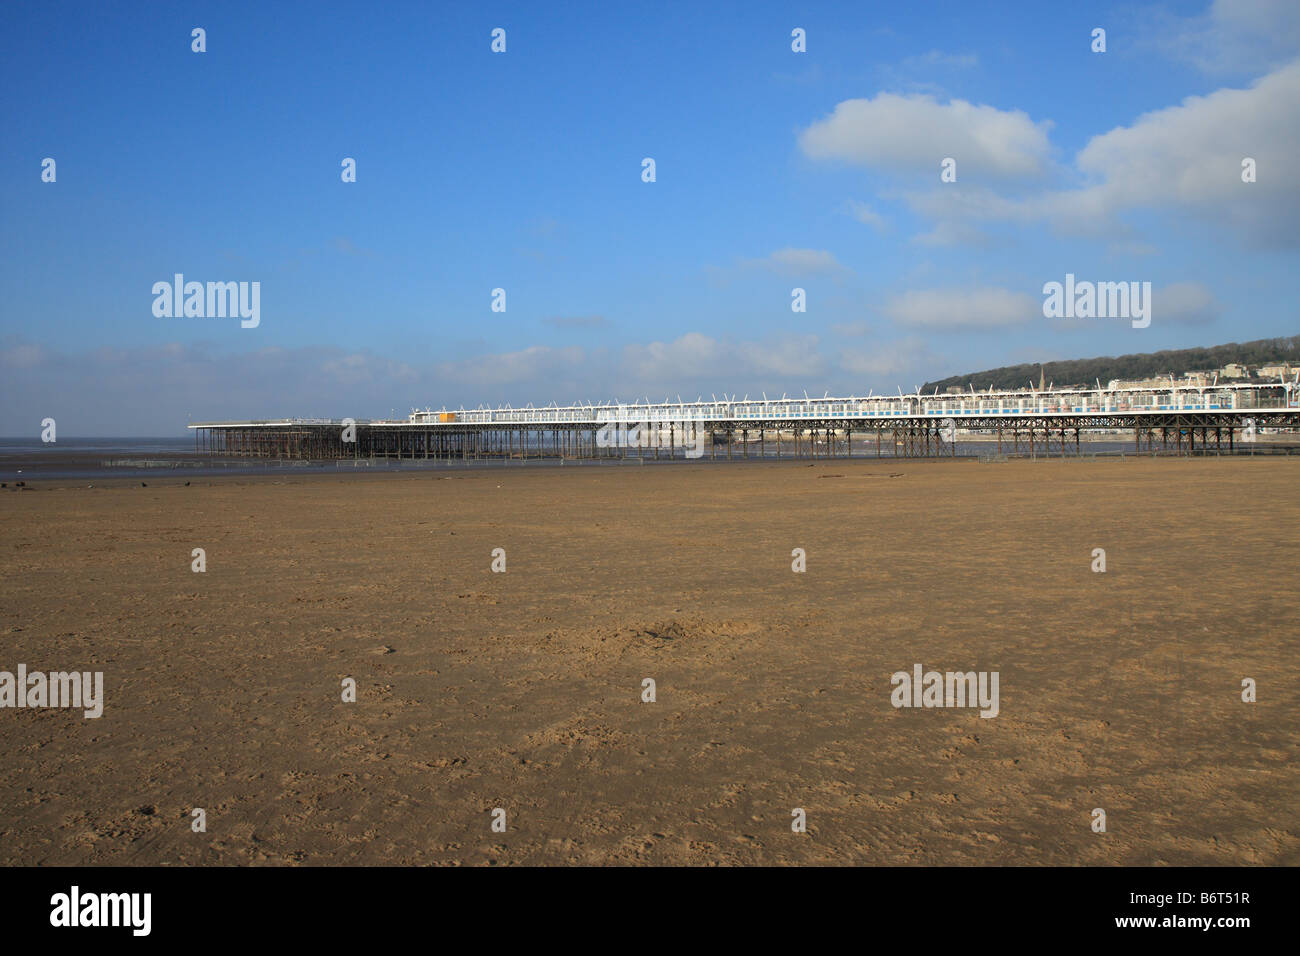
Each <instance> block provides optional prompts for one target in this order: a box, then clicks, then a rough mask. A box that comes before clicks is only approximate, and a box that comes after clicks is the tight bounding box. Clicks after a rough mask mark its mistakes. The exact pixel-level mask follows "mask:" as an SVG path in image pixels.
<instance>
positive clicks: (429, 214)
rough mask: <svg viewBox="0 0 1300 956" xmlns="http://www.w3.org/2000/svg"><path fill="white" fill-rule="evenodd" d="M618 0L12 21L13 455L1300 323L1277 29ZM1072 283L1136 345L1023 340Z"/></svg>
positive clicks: (5, 369) (1265, 330) (1229, 18)
mask: <svg viewBox="0 0 1300 956" xmlns="http://www.w3.org/2000/svg"><path fill="white" fill-rule="evenodd" d="M623 6H624V5H621V4H607V3H590V4H587V3H565V4H556V5H542V4H522V3H521V4H472V3H464V4H430V3H419V4H406V5H404V4H387V3H386V4H352V3H347V4H344V3H321V4H282V3H247V4H246V3H211V4H190V3H106V4H94V5H91V4H59V3H44V4H23V5H11V6H10V7H8V8H7V9H6V12H5V20H6V24H5V30H4V31H3V33H0V79H2V80H3V82H2V83H0V109H2V110H3V121H4V129H5V131H6V132H5V137H4V142H3V145H2V146H0V217H2V220H3V223H4V226H5V228H4V229H3V230H2V231H0V243H2V244H3V248H2V249H0V253H2V254H0V293H2V295H0V310H2V311H0V433H3V434H7V435H27V434H34V433H37V432H38V431H39V428H40V425H39V423H40V420H41V419H42V418H44V417H46V416H53V417H55V418H56V419H57V420H58V422H59V429H60V432H62V433H63V434H68V435H95V434H99V435H105V434H109V435H112V434H160V435H161V434H176V433H178V432H180V431H182V430H183V428H184V424H185V422H186V421H187V420H188V419H191V418H192V419H193V420H203V419H222V418H237V417H246V416H254V417H262V416H271V415H286V414H289V415H294V414H296V415H320V416H326V415H330V416H345V415H352V416H354V417H372V416H382V415H388V414H389V413H390V410H395V411H396V412H397V413H398V414H399V415H404V414H405V413H406V412H407V411H408V410H409V409H410V407H412V406H414V405H418V406H421V407H423V406H425V405H432V406H434V407H439V406H442V405H444V404H446V405H449V406H450V407H457V406H459V405H460V404H462V403H464V404H466V405H477V404H478V403H480V402H487V403H491V404H496V403H499V402H513V403H515V404H521V403H524V402H528V401H532V402H535V403H539V404H540V403H545V402H547V401H550V400H556V401H559V402H561V403H566V402H569V401H573V400H589V399H596V400H599V399H605V398H610V397H613V396H618V397H619V398H622V399H631V398H633V397H639V396H645V395H650V396H653V397H654V398H656V399H659V398H662V397H663V396H664V395H674V396H675V395H677V394H681V395H682V396H683V397H689V398H694V397H695V396H696V395H698V394H701V393H702V394H704V395H706V396H707V395H708V394H710V393H719V394H720V393H722V392H724V391H727V392H732V391H735V392H739V393H742V394H743V393H750V394H754V395H757V394H758V393H759V392H760V391H766V392H768V393H769V394H780V393H781V392H783V391H789V392H791V393H795V392H799V391H802V390H803V389H807V390H809V391H810V392H813V391H816V392H817V393H819V394H820V393H821V392H823V391H827V390H829V391H830V392H831V393H832V394H837V393H840V394H850V393H852V394H858V393H866V392H867V391H868V389H875V390H877V391H879V390H888V391H893V390H894V389H895V387H896V386H898V385H903V386H904V387H911V386H914V385H916V384H918V383H919V382H921V381H924V380H926V379H930V378H937V377H940V376H943V375H948V374H954V373H959V372H963V371H972V370H976V369H981V368H987V367H992V366H997V365H1003V364H1009V363H1013V362H1022V361H1034V360H1048V359H1053V358H1070V357H1086V356H1092V355H1102V354H1119V353H1125V352H1137V351H1151V350H1156V349H1162V348H1176V347H1182V346H1188V345H1199V344H1216V343H1220V342H1228V341H1243V340H1248V339H1256V338H1261V337H1266V336H1274V335H1291V334H1296V333H1297V332H1300V322H1298V321H1297V315H1296V309H1295V306H1294V302H1293V294H1292V290H1293V289H1294V281H1293V280H1292V276H1293V274H1294V273H1295V271H1296V266H1297V262H1296V258H1297V243H1298V241H1300V228H1298V227H1297V225H1296V223H1297V219H1296V216H1297V212H1300V188H1298V187H1297V184H1296V172H1295V157H1296V155H1297V154H1298V151H1300V60H1298V57H1300V4H1296V3H1294V2H1290V0H1288V2H1270V0H1239V2H1236V3H1207V2H1195V3H1169V4H1161V5H1154V4H1152V5H1133V4H1108V3H1099V4H1083V3H1079V4H1057V3H1002V4H989V5H985V4H970V3H964V2H962V3H959V2H953V3H937V4H929V5H920V4H896V5H883V4H876V5H873V4H820V3H808V4H764V3H734V4H709V5H701V4H693V3H682V4H673V3H668V4H658V5H653V6H651V5H647V6H645V7H644V8H643V9H640V10H636V11H634V10H625V9H622V7H623ZM706 6H707V9H704V7H706ZM900 7H901V8H902V9H899V8H900ZM195 27H202V28H203V29H204V30H206V43H207V50H206V52H204V53H195V52H193V51H192V50H191V30H192V29H193V28H195ZM496 27H501V28H503V29H505V31H506V52H505V53H500V54H498V53H493V52H492V51H491V49H490V44H491V31H492V30H493V28H496ZM796 27H799V28H802V29H804V30H805V31H806V34H807V52H804V53H796V52H793V51H792V49H791V42H792V41H791V31H792V30H793V29H794V28H796ZM1096 27H1101V28H1104V29H1105V30H1106V46H1107V49H1106V52H1105V53H1094V52H1093V51H1092V50H1091V44H1092V37H1091V33H1092V30H1093V29H1094V28H1096ZM46 157H50V158H53V159H54V160H55V161H56V164H57V166H56V171H57V179H56V181H55V182H53V183H48V182H42V180H41V163H42V160H43V159H44V158H46ZM344 157H352V158H355V160H356V162H357V181H356V182H355V183H343V182H342V181H341V180H340V163H341V161H342V160H343V158H344ZM645 157H652V158H654V160H655V163H656V181H655V182H653V183H646V182H643V181H642V177H641V172H642V159H643V158H645ZM945 157H953V158H955V159H956V161H957V181H956V182H953V183H942V182H941V181H940V176H939V173H940V162H941V160H942V159H944V158H945ZM1243 157H1252V158H1254V159H1255V160H1256V161H1257V169H1258V180H1257V181H1256V182H1255V183H1252V184H1244V183H1242V182H1241V176H1240V162H1241V159H1242V158H1243ZM177 272H180V273H183V274H184V275H185V277H186V279H187V280H197V281H257V282H260V283H261V321H260V324H259V325H258V327H257V328H252V329H243V328H241V327H240V324H239V322H238V321H237V320H231V319H226V318H197V317H190V318H159V317H156V316H155V315H154V314H153V311H152V304H153V298H154V297H153V295H152V293H151V288H152V286H153V283H155V282H157V281H170V279H171V277H172V275H173V274H174V273H177ZM1067 272H1069V273H1074V274H1076V275H1077V276H1079V277H1080V278H1084V279H1093V280H1097V281H1149V282H1151V283H1152V285H1153V286H1154V288H1155V293H1154V299H1153V309H1152V323H1151V326H1150V327H1149V328H1146V329H1134V328H1132V327H1131V326H1130V323H1128V322H1127V321H1116V320H1113V319H1110V320H1092V321H1090V322H1079V321H1076V322H1060V321H1053V320H1048V319H1045V318H1044V317H1043V315H1042V311H1041V306H1042V299H1043V295H1042V287H1043V284H1044V283H1045V282H1049V281H1061V280H1062V279H1063V278H1064V276H1065V274H1066V273H1067ZM795 287H799V288H803V289H805V290H806V296H807V311H806V312H804V313H794V312H792V311H791V308H790V303H791V290H792V289H793V288H795ZM494 288H504V289H505V290H506V301H507V309H506V311H505V312H504V313H499V312H493V311H491V308H490V306H491V292H492V290H493V289H494Z"/></svg>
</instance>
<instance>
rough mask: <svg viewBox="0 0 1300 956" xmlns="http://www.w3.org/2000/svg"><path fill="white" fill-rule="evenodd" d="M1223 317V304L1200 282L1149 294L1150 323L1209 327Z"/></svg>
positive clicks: (1175, 285)
mask: <svg viewBox="0 0 1300 956" xmlns="http://www.w3.org/2000/svg"><path fill="white" fill-rule="evenodd" d="M1222 314H1223V305H1222V304H1221V303H1220V302H1219V301H1218V300H1217V299H1216V298H1215V297H1214V293H1213V292H1211V291H1210V289H1209V287H1208V286H1206V285H1204V284H1202V283H1200V282H1175V283H1173V284H1171V285H1167V286H1164V287H1163V288H1160V289H1154V290H1152V293H1151V320H1152V322H1156V321H1159V322H1160V323H1161V324H1162V325H1163V324H1165V323H1174V324H1178V325H1208V324H1209V323H1210V322H1213V321H1215V320H1216V319H1218V318H1219V317H1220V316H1221V315H1222Z"/></svg>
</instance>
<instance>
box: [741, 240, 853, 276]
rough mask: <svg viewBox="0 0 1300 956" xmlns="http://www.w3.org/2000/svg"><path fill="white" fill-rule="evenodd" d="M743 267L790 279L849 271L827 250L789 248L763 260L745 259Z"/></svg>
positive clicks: (779, 250) (742, 263)
mask: <svg viewBox="0 0 1300 956" xmlns="http://www.w3.org/2000/svg"><path fill="white" fill-rule="evenodd" d="M741 265H742V266H743V267H745V268H752V269H762V270H764V271H766V272H772V273H776V274H777V275H783V276H790V277H797V276H807V275H839V274H841V273H844V272H847V271H848V270H847V269H846V268H845V267H844V266H842V265H841V264H840V263H839V260H837V259H836V258H835V256H834V254H832V253H830V252H828V251H827V250H825V249H794V248H791V247H789V246H787V247H786V248H784V249H778V250H777V251H776V252H773V253H772V254H771V255H768V256H764V257H763V258H762V259H745V260H743V261H742V262H741Z"/></svg>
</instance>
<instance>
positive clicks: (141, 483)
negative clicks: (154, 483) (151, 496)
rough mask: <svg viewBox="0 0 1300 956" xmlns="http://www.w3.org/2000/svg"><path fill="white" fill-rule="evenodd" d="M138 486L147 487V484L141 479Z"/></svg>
mask: <svg viewBox="0 0 1300 956" xmlns="http://www.w3.org/2000/svg"><path fill="white" fill-rule="evenodd" d="M140 487H141V488H148V487H149V486H148V485H146V484H145V483H144V482H143V481H142V482H140Z"/></svg>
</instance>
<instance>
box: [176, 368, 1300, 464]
mask: <svg viewBox="0 0 1300 956" xmlns="http://www.w3.org/2000/svg"><path fill="white" fill-rule="evenodd" d="M189 428H190V429H191V430H192V431H193V432H194V435H195V450H196V451H200V452H210V453H214V454H223V455H232V456H237V457H254V458H280V459H348V458H376V457H382V458H398V459H430V460H469V459H483V458H506V459H510V458H518V459H530V458H584V459H585V458H629V457H631V458H637V457H640V458H660V457H663V458H710V459H714V460H716V459H718V458H733V457H749V455H750V452H751V449H753V450H756V451H757V454H758V456H759V457H764V458H767V457H772V454H771V452H772V450H773V449H774V450H775V453H776V454H775V457H777V458H783V457H790V458H841V457H849V456H852V457H857V456H862V455H866V456H872V455H874V456H878V457H886V456H888V457H901V458H910V457H936V456H948V455H953V454H955V453H956V443H957V442H958V441H959V440H969V438H970V437H971V436H978V437H979V439H980V440H983V441H986V442H989V443H990V446H991V447H992V443H994V442H996V448H997V451H998V453H1010V454H1022V453H1025V452H1029V453H1034V454H1038V453H1042V454H1048V455H1050V454H1062V455H1064V454H1067V453H1078V452H1079V451H1080V449H1081V435H1085V434H1092V435H1099V434H1105V433H1108V432H1109V433H1112V434H1114V433H1120V434H1123V435H1127V436H1129V437H1131V440H1132V441H1133V448H1134V451H1137V452H1142V451H1157V450H1173V451H1178V452H1186V453H1189V454H1195V453H1198V452H1201V451H1228V452H1232V451H1235V449H1236V446H1237V444H1238V442H1240V441H1241V440H1242V438H1243V437H1245V438H1246V439H1247V440H1250V439H1252V438H1255V437H1256V436H1258V435H1259V434H1260V433H1261V432H1262V431H1264V430H1273V429H1282V430H1295V429H1298V428H1300V391H1298V390H1297V389H1296V386H1295V384H1294V383H1283V382H1280V383H1276V384H1268V385H1261V384H1251V385H1220V386H1214V387H1206V388H1192V387H1186V386H1170V387H1168V388H1129V389H1055V390H1050V389H1049V390H1033V389H1027V390H1024V391H1002V392H993V391H989V392H979V393H967V394H962V395H955V394H948V395H919V394H910V395H907V394H903V393H901V392H900V393H899V394H898V395H895V396H879V395H870V396H868V397H866V398H855V397H849V398H831V397H829V396H827V397H824V398H820V399H810V398H806V397H805V398H797V399H789V398H781V399H767V398H763V399H759V400H750V399H747V398H746V399H742V400H735V399H734V398H733V399H723V400H717V399H714V400H711V401H696V402H659V403H653V402H649V401H647V402H643V403H618V402H611V403H604V404H584V405H568V406H557V405H551V406H547V407H542V408H534V407H531V406H528V407H525V408H511V407H508V406H506V407H500V408H478V409H469V410H466V409H459V410H456V411H448V410H447V409H445V408H444V409H441V410H439V411H433V410H431V409H424V410H422V411H421V410H416V411H413V412H412V413H411V414H410V416H408V418H407V419H405V420H391V421H388V420H370V419H357V420H352V419H302V418H296V419H278V420H254V421H229V422H195V423H192V424H191V425H190V426H189ZM1115 440H1120V438H1119V434H1115Z"/></svg>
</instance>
